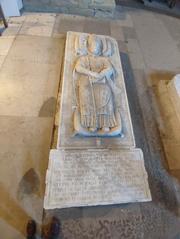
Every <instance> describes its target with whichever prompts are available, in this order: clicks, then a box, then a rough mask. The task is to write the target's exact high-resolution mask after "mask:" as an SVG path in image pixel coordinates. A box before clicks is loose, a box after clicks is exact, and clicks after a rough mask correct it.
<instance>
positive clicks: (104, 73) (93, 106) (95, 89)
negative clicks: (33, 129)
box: [73, 34, 122, 137]
mask: <svg viewBox="0 0 180 239" xmlns="http://www.w3.org/2000/svg"><path fill="white" fill-rule="evenodd" d="M108 40H109V39H108ZM108 40H106V48H107V49H106V50H104V49H103V48H104V47H103V46H104V44H103V40H102V39H101V38H100V37H97V36H96V35H85V34H84V35H82V37H81V38H80V39H79V38H78V39H76V51H77V52H78V53H79V55H80V56H79V57H78V59H77V60H76V62H75V67H74V71H73V82H74V94H75V99H76V107H75V113H74V130H75V133H76V134H78V135H82V136H117V135H118V136H121V137H122V123H121V117H120V97H119V96H120V95H119V94H120V89H119V88H118V87H117V85H116V71H115V69H114V67H113V65H112V63H111V61H110V57H109V56H110V55H111V54H112V46H111V42H108ZM79 46H80V47H81V48H79Z"/></svg>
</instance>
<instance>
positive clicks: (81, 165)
mask: <svg viewBox="0 0 180 239" xmlns="http://www.w3.org/2000/svg"><path fill="white" fill-rule="evenodd" d="M145 201H151V194H150V191H149V186H148V181H147V173H146V170H145V168H144V160H143V154H142V151H141V150H140V149H131V150H102V149H99V150H51V153H50V159H49V167H48V170H47V176H46V193H45V200H44V208H45V209H54V208H67V207H79V206H91V205H92V206H93V205H105V204H119V203H128V202H145Z"/></svg>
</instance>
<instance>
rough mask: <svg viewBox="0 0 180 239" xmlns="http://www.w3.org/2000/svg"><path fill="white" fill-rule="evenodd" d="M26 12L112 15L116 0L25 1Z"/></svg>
mask: <svg viewBox="0 0 180 239" xmlns="http://www.w3.org/2000/svg"><path fill="white" fill-rule="evenodd" d="M23 3H24V9H25V11H38V12H60V13H67V14H78V15H84V16H94V15H95V14H96V11H98V10H100V11H105V12H106V11H107V12H110V13H112V12H113V10H114V9H115V0H24V2H23Z"/></svg>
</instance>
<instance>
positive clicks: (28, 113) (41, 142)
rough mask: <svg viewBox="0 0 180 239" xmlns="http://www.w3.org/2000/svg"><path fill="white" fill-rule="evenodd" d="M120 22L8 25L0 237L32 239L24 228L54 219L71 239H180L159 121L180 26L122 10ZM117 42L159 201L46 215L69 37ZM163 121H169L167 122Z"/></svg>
mask: <svg viewBox="0 0 180 239" xmlns="http://www.w3.org/2000/svg"><path fill="white" fill-rule="evenodd" d="M115 18H116V19H115V20H109V19H108V20H105V19H104V20H101V19H96V18H88V17H80V16H71V15H63V14H33V13H31V14H28V13H26V14H24V15H23V16H22V17H19V18H10V19H9V28H8V29H7V30H6V31H4V32H3V36H2V37H0V82H1V84H0V92H1V94H0V109H1V111H0V112H1V113H0V161H1V167H0V175H1V176H0V195H1V204H0V231H2V232H3V234H4V237H3V238H5V239H16V238H18V239H21V238H25V237H24V235H25V224H26V221H27V219H28V218H30V217H33V218H34V219H36V220H37V222H38V223H39V224H41V223H42V219H43V222H44V223H47V222H48V220H49V218H50V216H51V215H56V216H58V217H59V218H60V220H61V222H62V234H63V235H64V236H63V238H66V239H76V238H77V239H81V238H88V239H89V238H92V239H96V238H97V239H100V238H102V239H106V238H107V239H123V238H128V239H135V238H136V239H141V238H142V239H152V238H153V239H179V238H180V218H179V215H180V185H179V182H178V181H177V179H176V178H175V177H173V176H172V175H171V172H170V171H169V170H168V164H167V162H166V159H165V155H164V151H163V148H162V144H161V138H160V134H159V130H158V124H157V119H158V120H159V119H161V115H160V114H159V108H158V104H157V101H156V97H155V96H154V92H155V87H156V84H155V82H156V81H157V80H158V81H159V80H163V79H164V80H169V79H171V77H172V75H174V74H175V73H178V72H179V71H180V21H179V20H178V19H176V18H172V17H167V16H165V15H160V14H155V13H152V12H146V11H144V10H138V9H131V8H120V9H119V10H117V11H116V12H115ZM70 30H72V31H85V32H91V33H95V34H104V35H111V36H112V37H114V38H116V39H117V41H118V44H119V50H120V55H121V58H122V65H123V70H124V75H125V81H126V88H127V94H128V99H129V105H130V111H131V115H132V121H133V126H134V133H135V138H136V143H137V147H140V148H142V149H143V151H144V158H145V166H146V169H147V172H148V175H149V184H150V189H151V193H152V198H153V201H152V202H150V203H134V204H124V205H114V206H103V207H102V206H101V207H89V208H72V209H63V210H53V211H46V212H44V214H43V210H42V201H43V194H44V180H45V171H46V168H47V163H48V152H49V148H50V145H51V136H52V132H53V126H54V116H55V106H56V101H57V94H58V87H59V79H60V77H59V76H60V68H61V62H62V57H63V49H64V41H65V33H66V32H67V31H70ZM161 120H163V119H161Z"/></svg>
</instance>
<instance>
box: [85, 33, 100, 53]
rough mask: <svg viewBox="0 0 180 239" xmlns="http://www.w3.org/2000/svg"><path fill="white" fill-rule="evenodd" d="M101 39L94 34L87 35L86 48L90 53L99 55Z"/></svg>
mask: <svg viewBox="0 0 180 239" xmlns="http://www.w3.org/2000/svg"><path fill="white" fill-rule="evenodd" d="M102 48H103V45H102V41H101V39H100V38H99V37H97V36H96V35H93V34H91V35H89V37H88V50H89V52H90V53H92V54H93V55H97V56H98V55H101V53H102Z"/></svg>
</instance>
